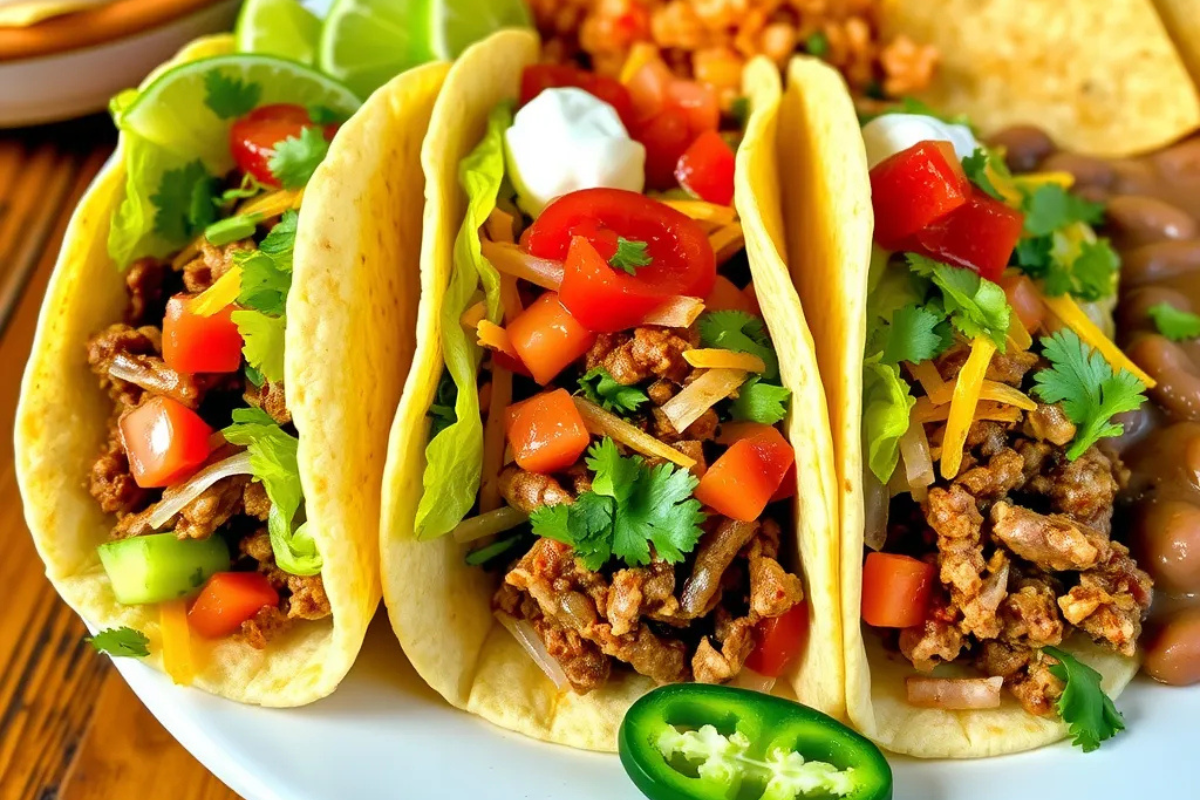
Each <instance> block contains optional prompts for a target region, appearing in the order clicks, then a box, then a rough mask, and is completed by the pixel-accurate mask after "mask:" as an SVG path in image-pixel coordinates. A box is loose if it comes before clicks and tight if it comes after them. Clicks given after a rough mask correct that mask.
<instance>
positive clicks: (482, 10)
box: [427, 0, 533, 59]
mask: <svg viewBox="0 0 1200 800" xmlns="http://www.w3.org/2000/svg"><path fill="white" fill-rule="evenodd" d="M429 1H430V0H427V2H429ZM525 2H526V0H431V2H430V10H429V23H430V29H429V32H430V45H431V46H432V50H433V52H434V54H435V55H436V56H437V57H438V58H443V59H453V58H458V57H459V56H460V55H462V52H463V51H464V50H466V49H467V48H468V47H470V46H471V45H473V44H475V42H478V41H480V40H481V39H486V38H487V37H488V36H490V35H491V34H493V33H495V32H496V31H498V30H500V29H501V28H530V27H533V23H532V22H531V21H530V19H529V9H528V8H527V7H526V6H525Z"/></svg>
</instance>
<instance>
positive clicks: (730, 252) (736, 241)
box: [708, 222, 746, 266]
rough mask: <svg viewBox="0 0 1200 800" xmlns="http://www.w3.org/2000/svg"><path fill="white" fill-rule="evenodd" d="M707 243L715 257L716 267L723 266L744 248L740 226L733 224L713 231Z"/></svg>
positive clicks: (744, 242) (743, 235)
mask: <svg viewBox="0 0 1200 800" xmlns="http://www.w3.org/2000/svg"><path fill="white" fill-rule="evenodd" d="M708 243H709V244H710V245H712V249H713V253H715V254H716V256H717V265H718V266H719V265H721V264H724V263H725V262H726V261H728V260H729V259H731V258H733V257H734V256H735V255H737V254H738V252H740V251H741V250H742V249H743V248H745V246H746V236H745V234H744V233H743V232H742V224H741V223H740V222H734V223H731V224H729V225H726V226H725V227H724V228H720V229H718V230H716V231H714V232H713V233H712V234H711V235H709V237H708Z"/></svg>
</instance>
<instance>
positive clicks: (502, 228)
mask: <svg viewBox="0 0 1200 800" xmlns="http://www.w3.org/2000/svg"><path fill="white" fill-rule="evenodd" d="M483 227H484V231H485V232H486V234H487V238H489V239H491V240H492V241H493V242H505V243H507V244H514V243H515V242H516V240H515V239H514V238H513V215H512V214H510V213H508V212H507V211H505V210H504V209H502V208H493V209H492V213H491V214H488V218H487V221H486V222H484V223H483Z"/></svg>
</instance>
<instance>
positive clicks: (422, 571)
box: [381, 31, 843, 751]
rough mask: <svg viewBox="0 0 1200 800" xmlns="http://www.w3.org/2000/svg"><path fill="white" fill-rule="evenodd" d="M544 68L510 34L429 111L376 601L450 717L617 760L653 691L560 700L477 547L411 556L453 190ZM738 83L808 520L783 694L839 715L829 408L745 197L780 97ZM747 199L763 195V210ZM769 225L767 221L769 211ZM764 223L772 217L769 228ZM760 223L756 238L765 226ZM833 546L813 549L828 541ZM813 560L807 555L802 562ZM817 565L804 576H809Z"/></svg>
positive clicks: (764, 71)
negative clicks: (806, 621)
mask: <svg viewBox="0 0 1200 800" xmlns="http://www.w3.org/2000/svg"><path fill="white" fill-rule="evenodd" d="M537 58H538V41H537V38H536V37H535V36H534V35H532V34H529V33H525V32H518V31H506V32H502V33H499V34H496V35H495V36H493V37H491V38H490V39H488V40H486V41H485V42H482V43H480V44H478V45H476V46H475V47H473V48H471V49H470V50H468V51H467V52H466V53H464V54H463V56H462V57H461V58H460V59H459V60H458V61H457V62H456V63H455V65H454V67H453V68H452V69H451V71H450V75H449V77H448V78H447V82H446V87H445V91H444V92H443V94H442V97H441V98H440V99H439V101H438V105H437V108H436V109H435V111H434V121H433V123H432V125H431V129H430V134H429V137H428V138H427V139H426V142H425V150H424V152H423V154H422V160H423V162H424V165H425V170H426V181H427V184H428V187H429V189H428V198H427V200H428V203H427V205H426V227H425V231H426V238H425V242H424V250H423V252H422V281H423V283H422V296H421V309H420V317H419V321H418V341H419V342H420V344H419V347H418V351H417V355H416V357H415V359H414V366H413V370H412V372H411V374H410V376H409V381H408V383H407V385H406V386H405V391H404V396H403V399H402V400H401V402H400V408H399V410H398V411H397V414H396V419H395V422H394V424H393V426H392V441H391V447H390V450H389V455H388V466H387V471H386V474H385V479H384V488H383V492H384V500H383V523H382V531H381V536H382V539H381V548H382V554H383V586H384V589H383V591H384V599H385V601H386V603H387V607H388V611H389V614H390V616H391V620H392V627H393V628H394V630H395V632H396V635H397V637H398V638H399V639H400V643H401V645H402V646H403V648H404V651H405V653H406V654H407V655H408V657H409V659H410V660H411V662H412V664H413V666H414V667H415V668H416V669H417V671H418V672H419V673H420V674H421V676H422V677H423V678H424V679H425V680H426V681H427V682H428V683H429V684H430V686H432V687H433V688H434V689H436V690H437V691H438V692H439V693H440V694H441V695H442V696H443V697H445V698H446V699H447V700H448V701H449V702H450V703H452V704H453V705H455V706H457V707H458V708H462V709H466V710H469V711H471V712H472V713H475V714H478V715H480V716H482V717H483V718H485V719H487V720H489V721H490V722H492V723H495V724H496V725H499V726H502V727H504V728H507V729H509V730H512V731H517V732H519V733H522V734H525V735H527V736H532V737H535V738H538V739H543V740H546V741H551V742H557V743H560V744H566V745H570V746H573V747H578V748H585V749H591V750H607V751H612V750H615V749H616V743H617V731H618V728H619V727H620V723H621V719H622V718H623V716H624V714H625V711H626V709H628V707H629V706H630V704H632V703H633V701H634V700H635V699H637V698H638V697H639V696H641V695H642V694H644V693H645V692H647V691H649V690H650V689H651V688H653V686H654V683H653V682H652V681H651V680H649V679H648V678H645V677H642V676H639V675H635V674H633V673H629V672H622V673H621V674H620V676H619V677H616V678H614V679H613V680H611V681H610V682H609V683H608V685H607V686H605V687H604V688H603V689H601V690H599V691H595V692H592V693H590V694H588V695H583V696H581V695H577V694H575V693H573V692H570V691H564V692H559V691H558V690H557V689H556V688H555V686H554V684H553V683H552V682H551V681H550V680H549V679H548V678H547V677H546V676H545V674H544V673H543V672H542V671H541V670H540V669H539V668H538V666H537V665H536V664H535V663H534V662H533V661H532V659H530V657H529V656H528V655H527V654H526V653H525V652H524V651H523V650H522V649H521V648H520V646H519V645H518V644H517V642H516V641H515V640H514V639H513V637H512V636H511V635H510V634H509V633H508V632H507V630H506V629H505V628H504V627H503V626H502V625H500V624H499V623H498V622H497V621H496V619H495V618H494V617H493V615H492V608H491V598H492V594H493V593H494V591H495V589H496V576H494V575H489V574H487V573H485V572H484V571H483V570H481V569H477V568H473V567H469V566H467V565H466V564H465V563H464V561H463V557H464V556H465V554H466V553H467V551H468V550H469V549H470V547H471V546H470V545H467V544H459V543H457V542H455V541H454V539H453V537H451V536H445V537H442V538H441V539H438V540H435V541H428V542H420V541H417V539H416V537H415V535H414V532H413V523H414V519H415V515H416V509H417V505H418V503H419V501H420V497H421V492H422V475H423V472H424V469H425V455H424V454H425V446H426V442H427V435H428V430H429V423H428V420H427V419H426V412H427V411H428V409H429V406H430V404H431V402H432V401H433V398H434V393H435V390H436V388H437V383H438V379H439V376H440V375H441V373H442V369H443V361H442V352H441V331H440V311H441V305H442V302H443V297H444V295H445V290H446V285H447V283H448V281H449V278H450V274H451V272H450V271H451V269H453V261H452V255H451V251H452V247H453V243H454V238H455V236H456V234H457V232H458V228H459V226H460V224H461V221H462V219H463V214H464V209H465V197H464V196H463V193H462V191H461V190H460V189H459V186H458V179H457V170H458V164H459V162H460V161H461V160H462V159H463V158H464V157H465V156H466V155H467V154H468V153H470V151H471V150H472V149H473V148H474V147H475V145H476V144H477V143H478V142H479V140H480V138H481V137H482V135H483V132H484V129H485V126H486V122H487V117H488V114H489V113H490V112H491V110H492V108H493V107H494V106H495V105H496V104H498V103H500V102H502V101H504V100H508V99H511V98H514V97H516V95H517V93H518V89H519V83H520V76H521V71H522V69H523V68H524V67H525V66H526V65H528V64H532V63H534V62H536V60H537ZM751 75H753V76H756V77H754V78H751V77H749V76H748V78H747V80H748V81H749V82H752V83H753V85H752V86H750V89H751V92H750V93H751V94H752V95H753V98H752V100H753V105H754V111H753V114H752V117H751V121H750V124H749V130H748V134H747V138H746V142H745V143H744V144H743V147H742V149H741V151H740V152H739V156H738V159H739V164H738V166H739V173H740V175H739V178H738V187H737V204H738V207H739V210H740V211H741V213H742V222H743V226H744V228H745V230H746V238H747V246H748V247H749V248H750V253H751V264H752V271H753V273H754V278H755V285H756V286H757V288H758V297H759V299H760V302H761V303H762V307H763V312H764V314H765V315H766V319H767V322H768V325H769V326H770V329H771V333H772V337H773V339H774V341H775V343H776V346H777V347H778V348H779V354H780V359H779V360H780V366H781V370H782V374H783V378H784V381H785V383H786V384H787V385H788V386H789V387H790V388H791V389H792V391H793V393H794V398H795V399H794V400H793V402H794V403H795V406H794V409H795V412H794V413H793V414H792V418H791V420H790V421H789V428H788V433H789V435H790V436H791V437H792V441H794V442H796V445H797V448H796V449H797V457H798V462H797V463H798V470H799V475H800V483H801V492H800V493H801V496H802V498H803V502H802V505H803V509H802V512H801V519H802V522H801V525H800V526H799V527H798V532H799V535H798V537H797V538H798V543H799V548H800V550H801V558H802V562H803V563H804V568H805V581H806V589H807V591H808V592H809V593H810V594H809V597H810V598H811V600H812V602H813V604H814V610H813V616H814V617H815V619H814V629H813V632H812V636H811V638H810V645H809V652H808V654H807V655H806V657H805V659H804V662H803V663H802V664H801V665H800V669H799V670H798V673H797V674H796V675H794V676H791V677H792V678H793V680H792V682H791V683H789V684H785V683H784V682H782V681H781V682H780V689H779V690H778V691H780V692H783V693H790V691H791V690H792V688H793V687H794V689H795V692H796V693H798V694H800V696H801V699H802V700H806V701H807V702H809V703H810V704H812V705H816V706H818V707H821V708H824V709H825V710H827V711H832V712H834V713H836V712H837V711H838V709H839V708H840V705H841V695H842V691H843V685H842V681H841V677H840V676H841V669H840V661H841V659H840V654H839V652H838V650H839V645H838V641H839V639H838V638H836V637H835V636H834V631H833V628H832V627H831V626H833V625H836V613H835V611H834V609H835V607H836V603H837V596H836V587H835V586H834V585H833V584H832V583H831V576H832V575H833V558H834V553H833V551H832V549H831V548H830V547H829V546H828V543H829V542H830V541H831V538H832V531H833V530H834V528H833V523H832V521H831V500H830V497H831V495H830V491H829V487H828V486H827V483H828V479H827V478H828V472H829V470H828V466H829V464H830V463H832V462H831V459H832V445H831V444H830V442H829V441H828V436H829V434H828V425H827V424H826V422H825V412H824V397H823V394H822V393H821V387H820V383H819V379H818V376H817V371H816V362H815V359H814V358H813V356H812V345H811V337H810V336H809V335H808V332H807V329H805V328H804V325H803V316H802V314H801V312H800V307H799V303H798V302H797V300H796V297H795V292H794V290H793V289H792V288H791V286H790V284H789V282H788V280H787V276H786V273H785V272H784V271H783V269H782V266H781V265H780V264H779V263H778V262H779V255H778V253H779V250H780V242H781V240H782V233H783V227H782V221H781V219H780V218H779V215H778V211H777V209H775V207H776V206H777V200H776V199H773V196H772V194H771V192H770V189H772V188H773V189H774V191H775V192H776V194H777V191H778V188H777V182H776V181H774V179H772V185H771V186H770V187H766V188H767V189H768V190H767V191H763V190H764V187H762V186H754V185H753V181H754V179H755V178H756V177H758V178H760V179H761V176H763V175H764V174H767V173H771V174H772V175H773V173H774V170H773V169H772V168H771V167H769V166H766V165H764V163H762V161H761V160H763V159H771V158H773V152H772V148H771V147H769V146H767V145H766V144H765V142H767V141H770V140H764V139H763V138H762V137H765V136H770V135H773V130H774V116H775V114H776V112H777V108H778V103H779V96H780V88H779V79H778V74H777V72H776V71H775V70H774V69H773V68H769V66H768V65H766V64H765V63H763V64H759V65H756V66H755V68H754V69H753V70H752V73H751ZM752 189H756V190H758V191H759V193H758V194H757V195H756V194H755V192H754V191H752ZM773 209H775V210H773ZM768 212H769V213H768ZM764 216H765V217H767V218H768V219H767V220H765V222H766V223H767V224H766V226H764V220H763V219H762V217H764ZM822 540H823V541H824V542H826V546H825V547H821V544H820V542H821V541H822ZM809 551H811V552H809ZM810 556H811V560H809V558H810Z"/></svg>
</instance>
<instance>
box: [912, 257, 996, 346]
mask: <svg viewBox="0 0 1200 800" xmlns="http://www.w3.org/2000/svg"><path fill="white" fill-rule="evenodd" d="M906 258H907V259H908V266H909V269H911V270H912V271H913V272H914V273H916V274H917V275H920V276H921V277H924V278H929V279H930V280H931V281H933V285H934V286H936V287H937V288H938V289H939V290H940V291H941V294H942V306H943V307H944V308H945V310H946V314H947V315H948V317H949V319H950V324H951V325H953V326H954V327H955V328H956V329H957V330H958V331H959V332H960V333H962V335H963V336H965V337H967V338H968V339H976V338H978V337H981V336H983V337H987V338H989V339H991V340H992V341H993V342H995V343H996V347H998V348H999V349H1000V351H1001V352H1004V349H1005V343H1006V341H1007V336H1008V325H1009V321H1010V319H1011V317H1012V309H1011V308H1010V307H1009V305H1008V298H1007V297H1006V296H1005V294H1004V290H1003V289H1001V288H1000V287H999V286H998V285H996V284H994V283H992V282H991V281H989V280H986V279H984V278H981V277H980V276H979V274H978V273H977V272H973V271H972V270H969V269H962V268H961V267H953V266H950V265H949V264H943V263H941V262H939V261H934V260H933V259H931V258H926V257H925V256H921V255H917V254H916V253H908V254H906Z"/></svg>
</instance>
